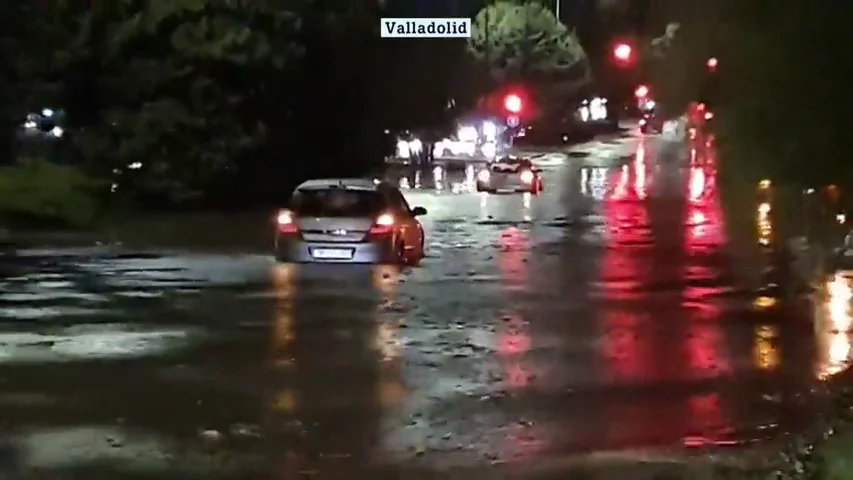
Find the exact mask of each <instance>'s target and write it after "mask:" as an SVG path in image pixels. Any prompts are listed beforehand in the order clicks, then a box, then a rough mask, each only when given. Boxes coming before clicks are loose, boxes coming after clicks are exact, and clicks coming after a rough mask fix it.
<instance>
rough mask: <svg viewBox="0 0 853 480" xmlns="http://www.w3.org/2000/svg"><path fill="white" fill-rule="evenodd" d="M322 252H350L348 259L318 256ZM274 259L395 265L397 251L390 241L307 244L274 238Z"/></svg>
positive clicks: (302, 261)
mask: <svg viewBox="0 0 853 480" xmlns="http://www.w3.org/2000/svg"><path fill="white" fill-rule="evenodd" d="M323 250H326V251H328V250H341V251H348V252H350V254H351V255H350V256H349V257H348V258H328V257H324V256H320V255H319V253H320V252H322V251H323ZM275 258H276V260H278V261H279V262H289V263H361V264H379V263H395V262H397V261H398V259H397V251H396V249H395V248H394V245H393V243H392V242H391V240H390V239H389V240H383V241H377V242H346V243H344V242H307V241H305V240H301V239H294V240H292V239H284V238H281V237H277V238H276V242H275Z"/></svg>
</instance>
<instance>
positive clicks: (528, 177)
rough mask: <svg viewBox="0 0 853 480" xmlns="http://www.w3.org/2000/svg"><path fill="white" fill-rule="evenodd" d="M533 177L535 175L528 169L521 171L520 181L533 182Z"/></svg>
mask: <svg viewBox="0 0 853 480" xmlns="http://www.w3.org/2000/svg"><path fill="white" fill-rule="evenodd" d="M534 178H536V176H535V175H534V174H533V172H531V171H530V170H525V171H523V172H521V181H522V182H524V183H533V179H534Z"/></svg>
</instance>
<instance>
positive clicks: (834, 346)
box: [817, 275, 853, 379]
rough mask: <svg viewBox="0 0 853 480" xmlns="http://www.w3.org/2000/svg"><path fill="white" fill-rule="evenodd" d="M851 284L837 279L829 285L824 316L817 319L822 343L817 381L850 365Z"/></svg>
mask: <svg viewBox="0 0 853 480" xmlns="http://www.w3.org/2000/svg"><path fill="white" fill-rule="evenodd" d="M850 282H851V280H850V279H849V278H845V277H843V276H841V275H836V276H835V277H834V278H832V279H831V280H829V281H828V282H827V284H826V293H827V296H826V303H825V305H824V315H822V316H820V317H818V318H820V319H821V320H822V321H819V322H818V326H819V329H820V330H821V331H818V332H817V335H818V339H819V343H820V347H821V348H820V363H819V365H818V372H817V375H818V378H821V379H826V378H829V377H831V376H833V375H835V374H837V373H839V372H841V371H843V370H845V369H846V368H847V367H848V366H849V365H850V350H851V348H850V327H851V323H853V320H851V317H850V301H851V299H853V288H851V285H850Z"/></svg>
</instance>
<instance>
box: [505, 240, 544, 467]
mask: <svg viewBox="0 0 853 480" xmlns="http://www.w3.org/2000/svg"><path fill="white" fill-rule="evenodd" d="M500 247H501V249H500V253H499V255H498V265H499V268H500V271H501V277H502V278H503V282H502V285H503V289H504V290H505V291H506V293H507V295H512V294H515V293H517V292H518V291H519V290H520V289H524V287H526V284H527V281H528V270H527V268H528V262H527V256H528V255H529V252H530V239H529V236H528V232H527V231H524V230H522V229H519V228H516V227H511V228H508V229H506V230H505V231H504V232H502V234H501V238H500ZM519 287H521V288H519ZM498 328H499V330H498V333H497V345H496V350H497V353H498V357H499V361H500V364H501V368H502V369H503V378H504V382H505V386H506V387H507V388H509V389H510V390H523V389H525V388H528V387H530V385H531V383H532V382H533V380H534V379H535V378H536V376H535V375H534V373H533V368H532V366H531V365H530V363H529V360H528V358H527V356H528V354H529V352H530V350H531V348H532V343H533V340H532V338H531V336H530V332H529V330H528V322H527V321H526V320H525V318H524V317H523V316H522V314H521V313H520V312H519V311H514V310H513V311H509V312H505V314H504V316H503V319H502V320H501V322H500V325H499V327H498ZM504 430H505V432H504V433H505V436H504V438H505V445H504V446H503V448H502V452H503V454H504V455H506V457H507V458H510V459H513V460H520V459H522V458H529V457H531V456H535V455H536V454H537V453H538V452H540V451H541V450H543V449H544V448H545V447H546V444H547V439H548V438H549V437H548V435H547V434H546V432H545V431H543V430H542V429H541V428H540V427H539V424H538V422H536V423H534V424H532V425H529V426H528V425H521V424H519V422H517V421H516V422H512V423H511V424H509V425H506V426H505V428H504Z"/></svg>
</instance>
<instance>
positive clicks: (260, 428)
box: [0, 137, 853, 480]
mask: <svg viewBox="0 0 853 480" xmlns="http://www.w3.org/2000/svg"><path fill="white" fill-rule="evenodd" d="M608 149H609V151H611V154H609V156H608V158H607V159H602V158H596V153H595V151H592V152H591V153H590V154H589V156H588V157H586V158H584V157H582V156H580V157H565V156H562V157H561V156H559V155H556V156H553V155H552V156H549V157H547V158H546V159H543V160H542V162H543V166H542V168H543V169H544V176H545V191H544V192H543V194H542V195H539V196H529V195H491V196H489V195H481V194H478V193H476V192H473V191H472V190H473V189H472V184H473V178H474V175H475V173H476V167H475V166H471V167H470V168H469V169H468V171H466V172H445V171H443V170H441V169H437V170H435V171H422V172H408V173H405V174H404V175H402V176H401V178H400V179H399V181H400V184H401V186H402V187H403V188H404V192H405V194H406V196H407V197H408V199H409V202H410V204H412V205H413V206H416V205H417V206H423V207H425V208H426V209H427V210H428V211H429V214H428V215H427V216H426V217H424V220H423V222H424V228H425V230H426V232H427V237H428V242H427V250H428V258H426V259H425V260H424V261H423V263H422V265H421V266H420V267H417V268H412V269H404V270H402V271H401V270H399V269H396V268H392V267H366V266H363V267H362V266H354V267H350V266H307V265H285V264H275V263H274V262H273V260H272V259H271V257H270V255H269V254H268V253H267V252H263V251H258V250H257V249H256V248H249V247H248V246H247V247H245V248H244V249H241V246H240V245H230V246H229V248H227V249H225V248H223V249H222V251H218V250H217V248H218V247H217V248H213V247H211V245H218V243H217V242H216V241H213V240H212V241H211V242H210V244H205V245H199V247H198V248H192V247H187V246H186V243H187V242H185V241H176V242H175V243H174V245H171V246H170V245H164V246H156V247H155V246H150V245H149V246H146V247H145V248H137V247H135V246H130V245H133V241H132V240H133V239H126V240H127V241H126V242H125V243H123V244H120V243H114V244H111V245H108V246H95V247H85V248H44V249H31V250H25V251H21V252H19V254H18V255H17V256H15V257H10V258H4V259H3V260H2V263H0V384H2V386H3V388H2V392H0V412H2V418H3V422H2V424H0V458H2V459H3V461H2V462H0V473H2V474H3V475H6V476H10V478H83V477H86V478H91V479H99V478H103V479H116V480H117V479H124V478H128V479H134V478H140V479H142V478H152V479H153V478H158V479H164V478H176V479H177V478H181V479H187V478H189V479H191V478H247V479H248V478H252V479H255V478H270V479H290V478H302V477H303V476H311V477H313V478H336V479H340V478H367V477H365V475H368V474H370V475H372V477H371V478H449V477H448V475H449V474H448V473H447V472H448V471H449V470H452V469H460V470H459V471H460V472H463V473H464V475H465V476H466V477H467V478H506V477H505V476H503V475H505V474H507V475H512V477H511V478H520V477H525V476H529V477H531V478H534V477H536V476H537V475H540V474H542V475H544V474H549V473H554V472H558V471H561V469H562V468H565V465H566V462H567V459H570V458H576V457H577V456H578V455H582V454H588V453H590V452H602V451H607V452H613V451H624V450H625V449H637V448H648V447H668V448H673V447H674V448H683V449H685V450H689V449H695V448H705V447H713V446H717V445H731V444H738V443H740V442H742V441H746V440H752V439H756V438H763V437H769V436H772V435H774V434H777V433H779V432H781V431H784V430H785V429H787V428H794V427H796V425H797V424H798V423H799V422H801V421H803V420H804V418H805V417H806V416H807V413H808V397H807V395H806V394H807V393H808V391H809V389H810V388H812V387H813V386H814V385H815V384H816V382H818V381H819V380H820V379H822V378H825V377H826V376H827V375H831V374H832V373H834V372H837V371H840V370H841V369H843V368H845V367H846V365H847V361H848V357H849V350H850V344H849V337H848V334H847V331H848V330H849V328H850V320H849V318H850V317H849V315H848V307H849V304H850V299H851V297H853V293H851V292H853V290H851V285H850V281H849V280H848V279H845V278H841V277H839V278H836V279H832V281H831V282H829V283H828V284H827V286H826V289H825V292H823V294H822V297H823V298H824V300H825V301H823V302H821V303H820V305H819V306H818V307H817V308H815V307H812V306H811V302H809V301H808V300H807V299H802V298H793V299H786V298H776V297H774V296H772V295H771V294H768V293H766V292H767V291H771V292H772V291H774V290H772V289H771V290H767V291H766V292H765V293H764V294H763V295H764V296H759V295H756V294H753V293H751V292H749V291H747V290H745V289H743V288H740V287H739V285H740V283H739V281H738V279H737V278H736V277H735V275H734V273H733V269H732V268H731V265H730V260H729V259H730V257H729V256H728V255H727V253H726V252H727V248H728V247H727V241H726V235H725V224H724V218H723V216H722V214H721V212H720V209H719V206H718V205H717V199H716V188H715V183H714V178H715V168H714V162H715V160H714V158H713V155H711V154H709V153H708V152H705V153H702V154H697V155H693V156H691V155H689V152H688V151H687V150H688V149H689V148H688V147H684V146H681V145H674V144H668V143H663V142H661V141H659V140H657V139H644V140H641V139H637V138H631V137H627V138H624V139H622V140H620V141H619V142H611V145H610V146H609V147H608ZM613 149H616V150H619V149H621V151H622V152H623V153H625V154H628V155H627V158H623V155H622V154H616V155H613V154H612V150H613ZM745 208H755V206H754V205H750V206H745ZM759 220H761V219H759ZM765 220H766V219H765ZM764 226H765V227H768V226H767V225H764ZM253 228H255V227H253ZM768 228H769V227H768ZM234 229H235V225H234V224H233V222H227V221H222V222H221V223H219V224H215V225H213V226H212V227H210V229H209V230H207V231H205V232H204V235H205V236H208V237H209V238H211V239H216V238H219V237H220V235H219V233H218V231H219V230H221V231H222V235H223V236H227V232H228V231H229V230H234ZM246 230H247V231H254V230H252V228H247V229H246ZM259 230H260V231H263V226H262V228H260V229H259ZM195 233H196V234H198V233H199V232H195ZM266 242H267V239H259V241H258V243H259V244H264V243H266ZM814 318H817V321H814V320H813V319H814ZM442 472H443V473H442ZM3 475H0V476H3ZM50 475H53V476H50ZM559 478H565V477H559ZM621 478H626V477H624V475H623V476H622V477H621Z"/></svg>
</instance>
